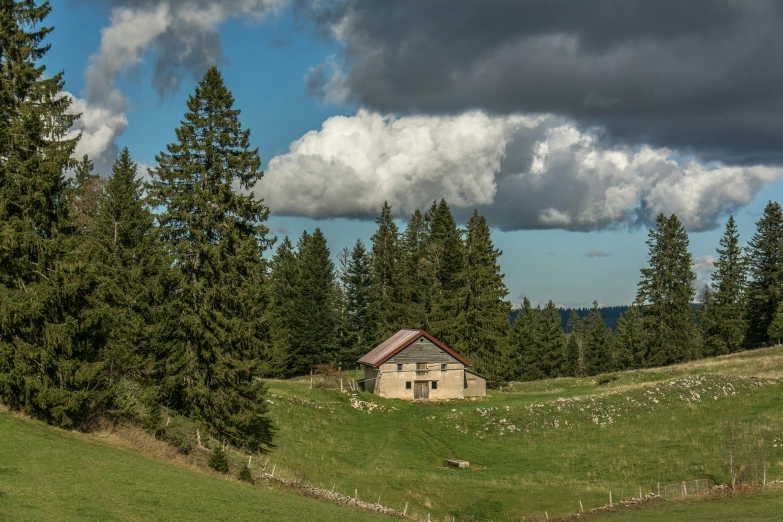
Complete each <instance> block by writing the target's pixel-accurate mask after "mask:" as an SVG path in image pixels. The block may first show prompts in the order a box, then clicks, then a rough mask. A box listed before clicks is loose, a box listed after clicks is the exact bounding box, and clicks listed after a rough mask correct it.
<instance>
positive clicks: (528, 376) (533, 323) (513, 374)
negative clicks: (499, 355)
mask: <svg viewBox="0 0 783 522" xmlns="http://www.w3.org/2000/svg"><path fill="white" fill-rule="evenodd" d="M539 316H540V311H539V310H535V309H534V308H533V306H532V305H531V304H530V300H528V298H527V297H525V298H524V299H523V301H522V308H520V310H519V312H518V313H517V317H516V319H515V320H514V325H513V329H512V332H511V347H510V350H509V353H510V357H509V359H510V360H509V372H508V376H507V379H508V380H510V381H535V380H538V379H543V378H544V377H545V375H544V373H543V372H542V371H541V368H540V364H541V351H540V348H541V347H540V343H539V340H538V319H539Z"/></svg>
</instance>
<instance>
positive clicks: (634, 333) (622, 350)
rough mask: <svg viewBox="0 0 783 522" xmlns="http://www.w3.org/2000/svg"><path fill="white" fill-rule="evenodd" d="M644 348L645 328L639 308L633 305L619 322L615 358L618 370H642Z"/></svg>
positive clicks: (622, 315) (621, 316)
mask: <svg viewBox="0 0 783 522" xmlns="http://www.w3.org/2000/svg"><path fill="white" fill-rule="evenodd" d="M644 346H645V344H644V327H643V325H642V321H641V317H640V315H639V308H638V307H637V306H635V305H631V306H630V307H628V310H626V311H625V313H624V314H621V315H620V319H619V320H618V321H617V332H616V334H615V356H614V359H615V361H616V366H617V368H618V369H625V368H640V367H641V366H642V363H643V361H642V358H643V357H644Z"/></svg>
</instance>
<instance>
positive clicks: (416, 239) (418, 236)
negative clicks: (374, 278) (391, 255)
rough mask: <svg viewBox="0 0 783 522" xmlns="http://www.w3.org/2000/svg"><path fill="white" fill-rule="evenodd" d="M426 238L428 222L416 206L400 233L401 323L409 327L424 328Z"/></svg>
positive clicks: (428, 289) (427, 294)
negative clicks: (403, 319) (403, 305)
mask: <svg viewBox="0 0 783 522" xmlns="http://www.w3.org/2000/svg"><path fill="white" fill-rule="evenodd" d="M427 241H428V232H427V222H426V220H425V219H424V214H422V213H421V211H420V210H418V209H417V210H416V211H415V212H414V213H413V215H412V216H411V218H410V220H409V221H408V224H407V225H406V227H405V231H404V232H403V235H402V257H403V267H402V272H403V302H404V303H405V321H404V322H405V325H406V326H407V327H409V328H426V327H427V324H426V319H425V313H426V310H427V301H428V296H429V294H430V281H429V280H428V278H427V273H426V270H425V267H426V263H425V258H424V256H425V252H426V248H427Z"/></svg>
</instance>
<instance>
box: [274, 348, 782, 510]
mask: <svg viewBox="0 0 783 522" xmlns="http://www.w3.org/2000/svg"><path fill="white" fill-rule="evenodd" d="M270 392H271V394H270V397H269V400H270V401H271V404H270V405H269V407H270V412H271V416H272V418H273V419H274V421H275V423H276V425H277V426H278V430H279V431H278V438H277V446H278V447H277V449H276V450H275V452H274V453H273V454H272V455H271V456H270V466H271V465H272V464H274V465H276V466H277V469H278V470H282V472H283V473H284V474H290V475H294V474H296V475H298V476H303V475H304V476H305V479H306V481H307V482H308V483H311V484H315V485H323V486H325V487H327V488H330V487H332V485H333V484H334V485H336V488H337V490H339V491H341V492H343V493H349V494H353V492H354V490H357V491H358V494H359V496H360V497H361V498H363V499H368V500H373V501H374V500H377V498H378V497H380V498H381V503H382V504H384V505H386V506H389V507H393V508H398V509H400V508H402V506H403V505H404V504H405V503H406V502H408V503H409V513H410V512H411V511H412V512H413V513H414V514H416V515H418V516H421V517H423V518H424V519H426V515H427V513H431V514H432V516H433V518H436V519H442V518H443V517H444V516H445V515H451V516H457V517H458V519H459V517H467V516H473V517H474V518H475V519H476V520H498V521H500V520H521V518H522V516H526V517H527V518H528V519H529V518H531V517H535V516H543V515H544V512H547V513H548V515H549V516H550V517H556V516H564V515H567V514H570V513H574V512H576V511H578V510H579V501H580V500H581V501H582V503H583V505H584V506H585V508H586V509H589V508H591V507H597V506H600V505H604V504H606V503H608V501H609V491H612V493H613V496H614V500H615V501H617V500H622V499H624V498H630V497H632V496H638V491H639V488H640V487H641V488H642V490H643V492H644V493H648V492H653V491H656V490H657V487H658V484H659V483H660V484H661V486H662V487H663V486H665V485H667V484H674V483H677V482H680V481H683V480H693V479H703V478H710V479H711V481H712V482H713V483H715V482H724V483H725V482H729V480H730V476H729V472H728V467H727V466H726V464H725V461H726V460H727V456H728V451H727V449H726V448H727V442H728V440H729V436H728V431H727V428H726V427H725V422H726V420H728V419H732V420H733V421H734V422H735V423H736V425H737V426H738V427H739V430H738V432H739V438H738V439H737V440H735V456H736V458H737V459H738V460H739V461H740V463H741V464H742V465H743V467H742V470H741V473H742V476H743V477H744V478H745V480H748V481H752V480H756V479H757V480H759V481H761V480H762V477H763V473H764V468H766V473H767V476H768V479H769V480H773V479H778V478H780V477H783V348H781V347H778V348H774V349H766V350H759V351H754V352H747V353H742V354H737V355H732V356H727V357H722V358H718V359H711V360H705V361H699V362H695V363H689V364H685V365H679V366H673V367H668V368H660V369H653V370H643V371H632V372H625V373H621V374H617V379H616V380H613V381H611V382H609V383H607V384H605V385H603V386H601V385H598V384H597V383H596V380H595V379H558V380H551V381H542V382H535V383H525V384H518V385H514V386H510V387H509V388H508V389H507V390H504V391H503V392H495V393H493V394H492V395H491V396H489V397H487V398H482V399H478V400H473V401H448V402H441V403H433V404H413V403H409V402H404V401H398V400H384V399H381V398H378V397H375V396H372V395H367V394H357V393H349V392H346V393H340V392H339V391H334V390H323V389H313V390H310V389H309V386H308V382H307V381H306V380H301V381H286V382H280V381H276V382H271V383H270ZM352 397H353V400H354V406H356V407H353V406H352V405H351V402H350V401H351V398H352ZM356 401H362V402H356ZM370 408H372V409H371V410H370ZM449 457H458V458H461V459H464V460H468V461H470V463H471V466H472V469H470V470H455V469H448V468H445V467H444V466H443V461H444V460H445V459H447V458H449ZM780 502H782V503H783V495H780Z"/></svg>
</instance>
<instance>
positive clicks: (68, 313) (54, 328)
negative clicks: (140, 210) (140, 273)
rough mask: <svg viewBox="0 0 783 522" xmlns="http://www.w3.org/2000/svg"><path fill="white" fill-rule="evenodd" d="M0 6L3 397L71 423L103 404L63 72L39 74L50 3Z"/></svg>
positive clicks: (72, 117) (0, 374) (29, 410)
mask: <svg viewBox="0 0 783 522" xmlns="http://www.w3.org/2000/svg"><path fill="white" fill-rule="evenodd" d="M36 4H37V2H35V1H34V0H22V1H19V0H17V1H13V0H3V1H0V115H2V117H0V400H2V401H3V402H4V403H5V404H7V405H9V406H11V407H12V408H16V409H20V410H23V411H25V412H27V413H29V414H32V415H35V416H38V417H40V418H42V419H46V420H48V421H50V422H54V423H57V424H59V425H61V426H65V427H71V426H74V425H77V424H79V423H81V422H82V421H83V420H84V419H85V418H86V417H87V415H88V414H89V413H90V411H92V410H93V409H94V407H95V406H97V405H100V404H101V403H102V398H101V397H102V395H101V393H100V392H101V390H100V386H99V384H100V383H99V381H100V378H99V364H98V362H97V361H96V358H97V353H98V349H99V342H100V341H99V339H96V335H97V332H98V331H99V324H98V323H97V322H96V321H95V319H94V316H93V315H92V314H91V313H90V309H89V307H88V305H87V297H88V296H89V294H90V292H91V288H92V278H91V274H90V271H89V268H88V267H87V266H86V265H85V263H83V261H82V260H81V259H80V256H81V255H82V254H81V249H80V244H81V239H79V238H77V237H76V236H75V235H74V232H75V230H74V227H73V222H72V219H71V215H70V208H69V204H68V197H67V193H68V191H67V186H68V184H67V182H66V180H65V176H64V174H65V172H66V171H67V170H68V169H70V168H72V167H74V166H75V165H74V162H73V161H72V160H71V155H72V153H73V151H74V148H75V147H76V142H77V139H66V133H67V132H68V131H69V130H70V128H71V126H72V124H73V123H74V122H75V121H76V120H77V118H78V116H75V115H72V114H69V113H68V109H69V107H70V105H71V98H69V97H68V96H64V95H63V94H62V92H63V88H64V81H63V73H62V72H60V73H56V74H46V73H45V67H44V66H43V65H42V64H41V63H40V61H41V60H42V59H43V57H44V55H45V54H46V53H47V51H48V50H49V45H45V44H44V43H43V40H44V39H45V38H46V36H47V35H48V34H49V33H50V32H51V30H52V28H50V27H44V26H42V23H43V21H44V19H45V18H46V16H47V15H48V14H49V12H50V11H51V6H50V4H49V2H43V3H42V4H41V5H36Z"/></svg>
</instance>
